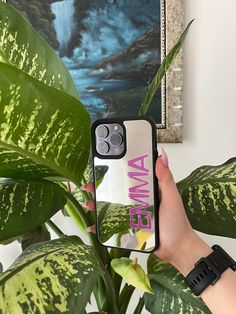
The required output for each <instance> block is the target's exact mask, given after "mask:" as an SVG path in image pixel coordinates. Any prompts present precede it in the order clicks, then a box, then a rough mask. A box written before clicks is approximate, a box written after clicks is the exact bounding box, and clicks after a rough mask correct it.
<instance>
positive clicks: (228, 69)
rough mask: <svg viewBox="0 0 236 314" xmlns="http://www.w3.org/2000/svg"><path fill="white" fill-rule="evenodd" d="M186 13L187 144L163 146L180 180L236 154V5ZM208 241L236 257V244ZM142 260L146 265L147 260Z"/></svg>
mask: <svg viewBox="0 0 236 314" xmlns="http://www.w3.org/2000/svg"><path fill="white" fill-rule="evenodd" d="M185 11H186V13H185V16H186V23H187V22H188V21H190V20H191V19H192V18H195V19H196V20H195V22H194V24H193V26H192V29H191V31H190V33H189V35H188V39H187V42H186V45H185V65H184V66H185V91H184V103H185V104H184V106H185V108H184V143H183V144H168V145H167V144H166V145H163V147H164V148H165V150H166V151H167V153H168V155H169V160H170V166H171V169H172V171H173V173H174V176H175V178H176V180H180V179H182V178H184V177H185V176H187V175H188V174H189V173H190V172H191V171H192V170H194V169H195V168H196V167H198V166H200V165H203V164H221V163H223V162H224V161H226V160H227V159H229V158H230V157H232V156H236V121H235V120H236V79H235V78H236V36H235V30H236V20H235V12H236V1H235V0H227V2H224V3H223V2H222V0H221V1H220V0H185ZM57 220H60V221H61V219H60V217H57ZM68 224H69V222H68V220H66V223H65V225H64V228H65V229H67V232H70V227H69V226H68ZM64 228H63V229H64ZM73 230H75V228H73ZM203 237H204V238H205V239H206V241H207V242H208V243H209V244H214V243H219V244H221V245H223V246H224V247H225V249H226V250H228V252H229V253H230V254H232V256H234V258H236V240H232V239H225V238H219V237H213V236H205V235H203ZM6 251H7V253H6ZM18 253H19V250H18V249H17V248H16V245H14V246H13V247H10V246H9V247H8V248H3V247H2V246H0V261H2V262H3V263H4V266H7V265H9V263H10V260H12V258H13V256H14V255H16V254H18ZM133 255H134V254H133ZM135 255H137V254H135ZM139 258H140V261H142V263H143V264H145V260H146V256H144V255H139ZM137 300H138V299H136V300H135V301H136V302H137ZM132 308H133V306H131V308H130V310H129V313H130V314H131V313H132V312H133V310H132ZM143 313H147V312H146V311H143Z"/></svg>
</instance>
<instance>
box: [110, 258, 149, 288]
mask: <svg viewBox="0 0 236 314" xmlns="http://www.w3.org/2000/svg"><path fill="white" fill-rule="evenodd" d="M111 266H112V268H113V269H114V271H115V272H116V273H117V274H119V275H120V276H121V277H122V278H123V279H124V280H125V281H126V282H127V283H128V284H129V285H132V286H134V287H135V288H138V289H139V290H142V291H145V292H148V293H152V292H153V291H152V288H151V286H150V282H149V279H148V277H147V275H146V274H145V272H144V270H143V269H142V267H141V266H140V265H139V264H137V260H136V261H132V260H131V259H129V258H127V257H121V258H114V259H113V260H112V261H111Z"/></svg>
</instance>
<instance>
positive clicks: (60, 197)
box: [0, 180, 67, 241]
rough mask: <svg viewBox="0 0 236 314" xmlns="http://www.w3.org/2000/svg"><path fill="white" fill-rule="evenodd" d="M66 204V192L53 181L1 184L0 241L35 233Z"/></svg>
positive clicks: (7, 181)
mask: <svg viewBox="0 0 236 314" xmlns="http://www.w3.org/2000/svg"><path fill="white" fill-rule="evenodd" d="M66 202H67V200H66V197H65V195H64V193H63V189H62V188H60V187H59V186H58V185H57V184H55V183H53V182H50V181H46V180H40V181H13V180H4V181H1V182H0V241H3V240H6V239H11V238H13V237H15V236H18V235H21V234H24V233H26V232H28V231H31V230H34V229H35V228H36V227H38V226H40V225H41V224H43V223H44V222H46V221H47V220H48V219H49V218H50V217H52V216H53V215H54V214H55V213H56V212H57V211H58V210H60V209H61V208H62V207H63V206H64V205H65V204H66Z"/></svg>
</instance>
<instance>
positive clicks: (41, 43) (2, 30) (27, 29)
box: [0, 2, 78, 98]
mask: <svg viewBox="0 0 236 314" xmlns="http://www.w3.org/2000/svg"><path fill="white" fill-rule="evenodd" d="M0 61H1V62H4V63H7V64H10V65H12V66H14V67H17V68H18V69H20V70H22V71H24V72H25V73H27V74H29V75H31V76H32V77H34V78H35V79H37V80H39V81H41V82H43V83H44V84H46V85H49V86H52V87H54V88H56V89H59V90H62V91H65V92H66V93H68V94H70V95H72V96H74V97H77V98H78V93H77V90H76V87H75V84H74V82H73V80H72V78H71V75H70V74H69V71H68V70H67V68H66V67H65V65H64V64H63V62H62V61H61V59H60V57H59V56H58V55H57V54H56V52H55V51H54V50H53V49H52V48H51V47H50V46H49V45H48V43H47V42H46V41H45V40H44V39H43V38H42V37H40V36H39V35H38V33H37V32H36V31H35V30H34V29H33V28H32V27H31V25H30V24H29V23H28V22H27V21H26V19H25V18H24V17H23V16H22V15H21V14H20V13H19V12H18V11H17V10H16V9H15V8H13V7H12V6H11V5H9V4H4V3H2V2H0Z"/></svg>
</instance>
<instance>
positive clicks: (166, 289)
mask: <svg viewBox="0 0 236 314" xmlns="http://www.w3.org/2000/svg"><path fill="white" fill-rule="evenodd" d="M147 267H148V273H149V276H148V277H149V279H150V282H151V286H152V289H153V291H154V294H148V293H145V294H144V303H145V307H146V309H147V310H148V311H149V312H150V313H153V314H162V313H178V314H179V313H188V314H191V313H193V314H210V313H211V312H210V311H209V309H208V308H207V306H206V305H205V304H204V303H203V302H202V300H201V298H199V297H197V296H195V295H194V294H193V293H192V292H191V290H190V289H189V288H188V287H187V286H186V284H185V282H184V276H183V275H182V274H180V273H179V272H178V271H177V269H176V268H174V267H173V266H171V265H170V264H168V263H166V262H164V261H161V260H160V259H159V258H158V257H157V256H156V255H155V254H151V255H150V256H149V258H148V264H147Z"/></svg>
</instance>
